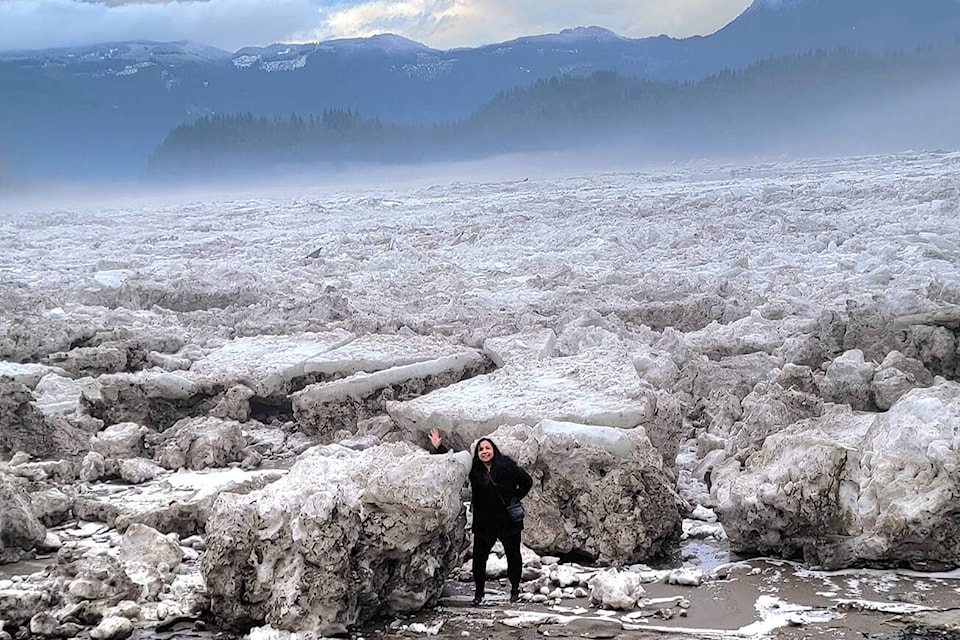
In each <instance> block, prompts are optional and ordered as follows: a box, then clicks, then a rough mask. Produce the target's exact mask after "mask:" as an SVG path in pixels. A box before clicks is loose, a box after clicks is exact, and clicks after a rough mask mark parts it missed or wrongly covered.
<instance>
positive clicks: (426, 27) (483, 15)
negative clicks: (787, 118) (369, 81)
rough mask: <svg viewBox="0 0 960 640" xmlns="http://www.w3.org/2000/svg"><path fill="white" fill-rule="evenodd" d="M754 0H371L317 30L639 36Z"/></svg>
mask: <svg viewBox="0 0 960 640" xmlns="http://www.w3.org/2000/svg"><path fill="white" fill-rule="evenodd" d="M749 4H750V0H633V1H632V2H625V1H623V0H522V1H521V0H373V1H369V2H362V3H359V4H356V5H353V6H342V7H339V8H335V9H331V10H329V11H327V12H326V13H325V21H324V24H323V25H322V27H321V28H320V29H318V30H317V31H315V32H314V35H317V36H320V35H324V34H328V35H329V34H331V33H332V34H339V35H344V36H347V35H353V36H368V35H373V34H375V33H383V32H384V31H390V32H393V33H399V34H400V35H404V36H406V37H408V38H410V39H412V40H417V41H420V42H425V43H428V44H430V45H432V46H435V47H440V48H448V47H456V46H464V45H467V46H474V45H477V44H482V43H492V42H502V41H504V40H510V39H512V38H517V37H520V36H524V35H531V34H538V33H554V32H557V31H560V30H561V29H566V28H569V27H578V26H592V25H596V26H600V27H606V28H608V29H611V30H613V31H615V32H617V33H619V34H620V35H623V36H627V37H632V38H640V37H645V36H654V35H660V34H664V33H665V34H668V35H671V36H674V37H687V36H691V35H697V34H708V33H712V32H714V31H716V30H717V29H719V28H720V27H722V26H723V25H725V24H726V23H727V22H729V21H730V20H732V19H733V18H734V17H736V16H737V15H739V14H740V13H741V12H742V11H743V10H744V9H746V7H747V6H749Z"/></svg>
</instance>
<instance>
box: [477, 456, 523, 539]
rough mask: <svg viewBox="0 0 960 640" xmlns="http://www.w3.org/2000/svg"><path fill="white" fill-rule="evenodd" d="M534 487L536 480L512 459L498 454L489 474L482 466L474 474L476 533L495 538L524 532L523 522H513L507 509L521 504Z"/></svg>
mask: <svg viewBox="0 0 960 640" xmlns="http://www.w3.org/2000/svg"><path fill="white" fill-rule="evenodd" d="M532 486H533V479H532V478H531V477H530V474H528V473H527V472H526V471H524V470H523V469H522V468H521V467H520V465H518V464H517V463H516V462H514V461H513V459H511V458H510V457H508V456H505V455H503V454H500V453H498V454H497V455H496V456H495V457H494V460H493V465H492V466H491V468H490V470H489V472H488V471H487V468H486V466H485V465H483V464H482V463H480V464H479V466H474V468H473V469H471V471H470V489H471V491H472V495H473V498H472V504H473V532H474V533H480V534H486V535H491V536H495V535H497V534H498V533H500V532H501V531H510V530H520V529H523V521H522V520H521V521H520V522H511V520H510V519H509V518H508V517H507V507H506V505H508V504H510V502H511V501H512V500H514V499H517V500H520V499H522V498H524V497H526V495H527V494H528V493H530V488H531V487H532Z"/></svg>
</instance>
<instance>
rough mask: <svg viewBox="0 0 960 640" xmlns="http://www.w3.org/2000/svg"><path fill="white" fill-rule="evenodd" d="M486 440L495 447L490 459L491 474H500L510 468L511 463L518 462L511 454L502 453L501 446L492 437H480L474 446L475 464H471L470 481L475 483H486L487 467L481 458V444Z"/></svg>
mask: <svg viewBox="0 0 960 640" xmlns="http://www.w3.org/2000/svg"><path fill="white" fill-rule="evenodd" d="M484 442H489V443H490V446H491V447H493V458H491V459H490V475H491V476H492V475H497V476H499V475H501V473H502V472H503V470H505V469H507V468H509V467H510V465H515V464H516V463H515V462H514V461H513V459H512V458H511V457H510V456H508V455H505V454H502V453H500V448H499V447H498V446H497V443H496V442H494V441H493V440H491V439H490V438H480V439H479V440H477V444H476V445H475V446H474V447H473V464H471V465H470V481H471V482H474V483H477V482H479V483H484V484H485V481H486V478H487V467H486V465H485V464H483V462H482V461H481V460H480V445H481V444H483V443H484ZM498 472H500V473H498Z"/></svg>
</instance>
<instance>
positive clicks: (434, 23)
mask: <svg viewBox="0 0 960 640" xmlns="http://www.w3.org/2000/svg"><path fill="white" fill-rule="evenodd" d="M749 4H750V0H632V1H626V0H135V1H133V0H0V48H2V49H31V48H46V47H56V46H73V45H79V44H92V43H98V42H112V41H119V40H156V41H173V40H188V41H192V42H197V43H202V44H209V45H212V46H215V47H220V48H221V49H226V50H229V51H234V50H236V49H238V48H240V47H243V46H247V45H266V44H271V43H274V42H309V41H318V40H329V39H333V38H352V37H364V36H370V35H374V34H377V33H385V32H389V33H396V34H398V35H402V36H405V37H408V38H410V39H412V40H417V41H418V42H423V43H426V44H428V45H430V46H433V47H438V48H452V47H458V46H476V45H478V44H483V43H492V42H502V41H504V40H510V39H512V38H517V37H520V36H524V35H531V34H538V33H552V32H556V31H560V30H561V29H565V28H568V27H577V26H589V25H597V26H601V27H606V28H608V29H611V30H613V31H615V32H617V33H619V34H621V35H624V36H628V37H634V38H638V37H644V36H650V35H659V34H661V33H666V34H669V35H672V36H675V37H685V36H689V35H694V34H706V33H711V32H712V31H715V30H716V29H718V28H720V27H721V26H723V25H724V24H725V23H727V22H729V21H730V20H731V19H733V18H734V17H735V16H736V15H737V14H739V13H740V12H741V11H743V10H744V9H745V8H746V7H747V6H748V5H749Z"/></svg>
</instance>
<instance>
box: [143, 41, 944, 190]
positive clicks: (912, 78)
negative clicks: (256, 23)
mask: <svg viewBox="0 0 960 640" xmlns="http://www.w3.org/2000/svg"><path fill="white" fill-rule="evenodd" d="M958 96H960V46H958V45H954V46H951V47H947V48H939V49H931V50H925V51H920V52H916V53H910V54H907V53H895V54H887V55H883V56H878V55H871V54H867V53H862V52H854V51H848V50H839V51H830V52H827V51H818V52H814V53H810V54H806V55H801V56H790V57H785V58H779V59H775V60H767V61H763V62H761V63H758V64H755V65H753V66H750V67H748V68H746V69H743V70H739V71H725V72H723V73H720V74H718V75H716V76H712V77H710V78H707V79H705V80H702V81H699V82H695V83H658V82H652V81H647V80H638V79H635V78H625V77H623V76H620V75H617V74H614V73H608V72H599V73H595V74H593V75H591V76H589V77H563V78H552V79H549V80H541V81H538V82H536V83H534V84H533V85H532V86H530V87H528V88H523V89H520V88H518V89H514V90H511V91H508V92H504V93H501V94H499V95H498V96H497V97H495V98H494V99H493V100H492V101H490V102H489V103H487V104H485V105H484V106H482V107H481V108H479V109H478V110H477V111H476V112H474V113H473V114H472V115H471V116H470V117H468V118H466V119H464V120H462V121H459V122H456V123H450V124H445V125H435V126H431V127H427V126H409V125H400V124H390V123H384V122H381V121H380V120H378V119H374V118H364V117H363V115H362V114H360V113H359V112H357V111H356V110H327V111H324V112H323V113H321V114H319V115H310V114H305V115H299V114H294V115H291V116H290V117H289V118H276V119H265V118H255V117H253V116H251V115H221V116H207V117H204V118H201V119H200V120H199V121H197V122H196V123H193V124H189V125H183V126H180V127H177V128H176V129H175V130H173V131H172V132H171V133H170V135H169V136H168V137H167V138H166V140H165V141H164V142H163V144H162V145H161V146H160V148H158V149H157V151H156V152H155V153H154V155H153V157H152V158H151V162H150V168H151V171H152V172H153V174H154V175H171V174H179V175H181V176H183V175H186V174H190V173H192V172H202V173H204V174H209V173H211V172H217V171H224V172H246V171H247V170H263V169H264V168H265V167H266V166H269V165H275V164H277V163H298V164H303V163H307V164H309V163H347V162H358V161H359V162H385V163H393V162H418V161H424V160H443V159H453V158H464V157H479V156H485V155H490V154H497V153H504V152H516V151H534V150H547V149H573V148H583V147H593V148H596V147H605V146H613V147H617V148H619V149H621V150H623V149H630V150H631V151H632V152H634V153H636V154H637V155H638V156H651V157H654V156H659V157H662V156H663V155H664V154H667V155H690V154H703V153H712V154H731V153H737V152H742V153H765V152H767V153H805V152H816V151H818V148H820V149H824V150H826V149H828V148H835V150H836V151H838V152H840V151H842V152H844V153H850V152H853V153H856V152H864V153H866V152H872V151H880V150H889V149H881V148H879V147H881V146H883V145H893V146H895V147H899V148H908V147H914V148H915V147H918V146H923V147H930V146H931V145H932V146H937V147H950V146H956V145H957V144H960V127H958V125H957V118H956V117H955V116H954V115H953V109H952V108H950V104H955V99H956V97H958Z"/></svg>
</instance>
